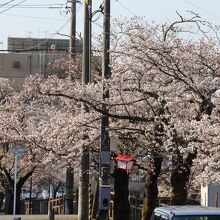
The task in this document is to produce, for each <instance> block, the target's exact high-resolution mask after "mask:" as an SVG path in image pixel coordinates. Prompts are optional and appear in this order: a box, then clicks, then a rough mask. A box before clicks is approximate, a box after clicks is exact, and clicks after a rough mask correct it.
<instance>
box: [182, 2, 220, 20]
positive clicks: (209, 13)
mask: <svg viewBox="0 0 220 220" xmlns="http://www.w3.org/2000/svg"><path fill="white" fill-rule="evenodd" d="M183 1H184V2H186V3H187V4H189V5H191V6H193V7H195V8H197V9H199V10H201V11H203V12H205V13H206V14H208V15H211V16H213V17H215V18H218V19H219V18H220V17H219V16H217V15H215V14H213V13H211V12H210V11H208V10H206V9H204V8H202V7H200V6H198V5H196V4H194V3H191V2H189V1H188V0H183Z"/></svg>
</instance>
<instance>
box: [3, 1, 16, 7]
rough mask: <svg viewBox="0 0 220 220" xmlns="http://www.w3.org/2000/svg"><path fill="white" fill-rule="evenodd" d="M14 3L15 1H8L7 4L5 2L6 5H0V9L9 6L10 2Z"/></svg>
mask: <svg viewBox="0 0 220 220" xmlns="http://www.w3.org/2000/svg"><path fill="white" fill-rule="evenodd" d="M14 1H16V0H11V1H8V2H6V3H4V4H1V5H0V8H2V7H4V6H6V5H9V4H10V3H11V2H14Z"/></svg>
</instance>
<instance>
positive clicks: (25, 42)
mask: <svg viewBox="0 0 220 220" xmlns="http://www.w3.org/2000/svg"><path fill="white" fill-rule="evenodd" d="M76 48H77V50H76V52H80V51H82V46H81V44H80V42H79V41H78V40H77V43H76ZM8 50H12V51H16V52H19V51H21V52H22V51H42V50H45V51H48V50H63V51H67V50H69V39H50V38H18V37H8Z"/></svg>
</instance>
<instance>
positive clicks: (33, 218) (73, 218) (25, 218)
mask: <svg viewBox="0 0 220 220" xmlns="http://www.w3.org/2000/svg"><path fill="white" fill-rule="evenodd" d="M16 217H21V220H49V217H48V215H16ZM0 220H13V216H12V215H0ZM55 220H77V215H55Z"/></svg>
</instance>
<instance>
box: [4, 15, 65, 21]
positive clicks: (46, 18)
mask: <svg viewBox="0 0 220 220" xmlns="http://www.w3.org/2000/svg"><path fill="white" fill-rule="evenodd" d="M4 16H14V17H21V18H35V19H43V20H53V21H64V19H59V18H50V17H37V16H26V15H16V14H4ZM65 20H66V19H65Z"/></svg>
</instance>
